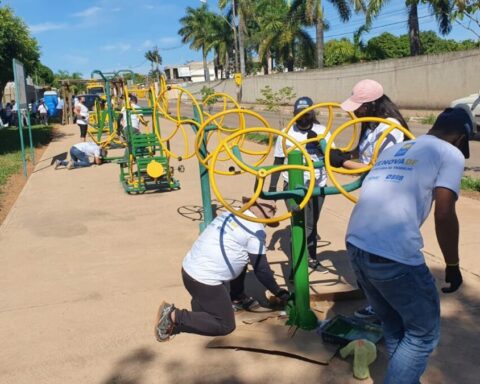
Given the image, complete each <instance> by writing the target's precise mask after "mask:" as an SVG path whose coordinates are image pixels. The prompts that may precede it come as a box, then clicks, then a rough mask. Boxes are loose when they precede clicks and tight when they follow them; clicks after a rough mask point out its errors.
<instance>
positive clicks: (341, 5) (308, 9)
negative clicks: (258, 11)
mask: <svg viewBox="0 0 480 384" xmlns="http://www.w3.org/2000/svg"><path fill="white" fill-rule="evenodd" d="M329 2H330V3H331V4H332V5H333V6H334V7H335V8H336V9H337V11H338V14H339V15H340V20H342V21H343V22H347V21H348V20H349V19H350V16H351V15H352V9H353V10H354V11H355V12H361V11H365V9H366V7H365V5H364V1H363V0H329ZM290 15H291V17H293V18H297V19H301V20H302V22H303V23H305V24H306V25H315V32H316V33H315V34H316V52H317V68H323V65H324V31H325V29H326V28H325V27H326V25H327V21H326V18H325V15H324V13H323V4H322V0H294V1H293V2H292V5H291V7H290Z"/></svg>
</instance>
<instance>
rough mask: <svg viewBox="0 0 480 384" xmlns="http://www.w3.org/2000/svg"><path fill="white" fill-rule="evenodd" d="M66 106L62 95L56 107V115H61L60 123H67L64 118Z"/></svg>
mask: <svg viewBox="0 0 480 384" xmlns="http://www.w3.org/2000/svg"><path fill="white" fill-rule="evenodd" d="M64 107H65V102H64V101H63V99H62V98H61V97H59V98H58V102H57V106H56V107H55V116H59V117H60V123H61V124H62V125H63V124H65V120H64V118H63V108H64Z"/></svg>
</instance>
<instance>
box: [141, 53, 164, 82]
mask: <svg viewBox="0 0 480 384" xmlns="http://www.w3.org/2000/svg"><path fill="white" fill-rule="evenodd" d="M145 59H147V60H148V61H150V65H151V66H152V70H151V73H152V75H154V76H156V77H157V81H158V79H159V76H160V69H159V66H160V65H161V64H162V56H160V51H159V49H158V47H157V46H155V47H153V49H151V50H148V51H147V52H145Z"/></svg>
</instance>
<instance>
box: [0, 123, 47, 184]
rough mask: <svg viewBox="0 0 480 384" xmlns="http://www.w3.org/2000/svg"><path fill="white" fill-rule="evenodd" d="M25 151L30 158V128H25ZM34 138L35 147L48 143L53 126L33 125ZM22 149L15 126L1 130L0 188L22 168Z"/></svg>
mask: <svg viewBox="0 0 480 384" xmlns="http://www.w3.org/2000/svg"><path fill="white" fill-rule="evenodd" d="M23 136H24V143H25V152H26V157H27V160H29V159H30V146H29V144H30V141H29V137H28V129H24V130H23ZM32 138H33V144H34V146H35V147H41V146H42V145H45V144H48V143H49V142H50V140H51V139H52V127H51V126H43V125H35V126H33V127H32ZM21 153H22V152H21V150H20V136H19V134H18V129H17V128H14V127H9V128H4V129H2V130H0V190H1V189H2V188H3V187H4V186H5V184H6V183H7V180H8V178H9V177H10V176H11V175H13V174H15V173H17V172H20V171H21V169H22V155H21Z"/></svg>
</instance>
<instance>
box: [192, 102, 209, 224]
mask: <svg viewBox="0 0 480 384" xmlns="http://www.w3.org/2000/svg"><path fill="white" fill-rule="evenodd" d="M200 113H202V111H198V110H197V107H196V106H194V107H193V115H194V119H195V120H196V121H200ZM192 128H193V131H194V132H195V134H197V126H196V125H192ZM206 137H207V135H206V134H205V135H203V140H202V144H201V146H200V153H201V154H202V156H206V155H207V140H206ZM198 168H199V171H200V187H201V191H202V205H203V222H202V223H200V233H201V232H203V230H204V229H205V228H207V226H208V224H210V223H211V222H212V221H213V210H212V195H211V191H210V179H209V178H208V169H207V168H205V167H204V166H203V164H202V163H201V162H200V161H199V162H198Z"/></svg>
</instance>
